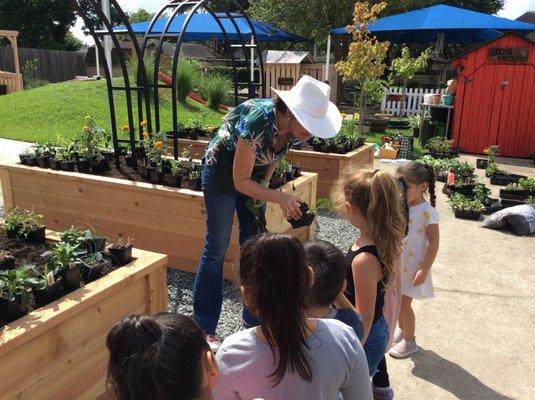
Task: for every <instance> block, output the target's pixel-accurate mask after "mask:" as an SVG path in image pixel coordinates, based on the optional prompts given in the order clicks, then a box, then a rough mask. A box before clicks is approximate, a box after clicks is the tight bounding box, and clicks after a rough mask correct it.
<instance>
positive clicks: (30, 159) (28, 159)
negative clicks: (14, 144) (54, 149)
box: [19, 146, 37, 167]
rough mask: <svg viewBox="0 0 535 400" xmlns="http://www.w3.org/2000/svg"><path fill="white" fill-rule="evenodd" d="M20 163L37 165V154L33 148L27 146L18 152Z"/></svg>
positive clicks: (30, 165) (31, 165)
mask: <svg viewBox="0 0 535 400" xmlns="http://www.w3.org/2000/svg"><path fill="white" fill-rule="evenodd" d="M19 159H20V163H21V164H24V165H28V166H29V167H34V166H36V165H37V156H36V155H35V148H34V147H33V146H31V147H28V148H27V149H26V150H25V151H24V152H23V153H21V154H19Z"/></svg>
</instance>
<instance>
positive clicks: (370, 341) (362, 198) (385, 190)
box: [332, 170, 405, 376]
mask: <svg viewBox="0 0 535 400" xmlns="http://www.w3.org/2000/svg"><path fill="white" fill-rule="evenodd" d="M332 198H333V201H334V204H335V206H336V207H337V209H338V210H339V211H340V212H342V213H343V214H344V215H345V217H346V218H347V220H348V221H349V222H350V223H351V224H352V225H354V226H355V227H356V228H358V229H359V231H360V236H359V237H358V238H357V239H356V240H355V243H354V244H353V245H352V246H351V248H350V250H349V251H348V253H347V256H346V259H347V264H348V269H347V275H346V279H347V282H348V284H347V290H346V293H345V294H346V296H347V298H348V299H349V300H350V301H351V302H352V303H353V304H355V307H356V309H357V312H358V313H359V314H360V315H361V317H362V320H363V323H364V336H363V338H362V340H361V342H362V343H363V345H364V351H365V353H366V358H367V361H368V369H369V375H370V376H373V375H374V374H375V372H376V370H377V365H378V364H379V361H380V360H381V359H382V358H383V356H384V354H385V351H386V346H387V344H388V327H387V324H386V321H385V318H384V316H383V305H384V296H385V287H387V286H388V285H389V284H390V283H391V282H392V281H393V279H394V274H395V272H394V268H395V263H396V260H397V258H398V257H399V255H400V254H401V248H402V244H403V237H404V234H405V218H404V216H403V214H402V211H401V203H400V192H399V189H398V187H397V184H396V181H395V180H394V178H393V177H392V176H390V174H388V173H387V172H384V171H379V170H375V171H372V170H358V171H348V172H346V173H345V174H344V175H343V176H342V177H340V178H339V179H338V180H337V182H336V184H335V186H334V188H333V192H332Z"/></svg>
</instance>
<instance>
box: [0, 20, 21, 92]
mask: <svg viewBox="0 0 535 400" xmlns="http://www.w3.org/2000/svg"><path fill="white" fill-rule="evenodd" d="M17 36H19V33H18V32H17V31H4V30H0V37H6V38H7V40H9V43H10V44H11V48H12V49H13V60H14V64H15V72H14V73H12V72H3V71H0V84H2V85H7V91H8V93H11V92H18V91H21V90H22V89H23V87H22V74H21V73H20V63H19V47H18V44H17Z"/></svg>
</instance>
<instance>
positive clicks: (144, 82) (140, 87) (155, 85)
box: [70, 0, 265, 169]
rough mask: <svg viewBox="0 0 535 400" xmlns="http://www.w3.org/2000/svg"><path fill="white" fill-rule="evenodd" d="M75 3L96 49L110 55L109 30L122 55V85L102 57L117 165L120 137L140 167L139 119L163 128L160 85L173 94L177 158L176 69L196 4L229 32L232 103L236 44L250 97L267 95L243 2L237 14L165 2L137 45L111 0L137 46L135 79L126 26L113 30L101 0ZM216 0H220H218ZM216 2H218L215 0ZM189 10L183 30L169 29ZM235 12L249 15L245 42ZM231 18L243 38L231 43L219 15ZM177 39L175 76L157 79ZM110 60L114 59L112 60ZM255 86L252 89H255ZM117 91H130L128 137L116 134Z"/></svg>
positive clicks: (186, 1) (113, 1)
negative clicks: (124, 45) (150, 50)
mask: <svg viewBox="0 0 535 400" xmlns="http://www.w3.org/2000/svg"><path fill="white" fill-rule="evenodd" d="M70 1H71V3H72V4H73V6H74V8H75V10H76V11H77V12H78V14H79V15H80V17H81V18H82V19H83V20H84V23H85V25H86V26H87V27H88V29H89V32H90V34H91V36H92V37H93V38H94V40H95V45H96V47H97V50H98V52H99V55H100V57H101V59H103V60H105V61H107V60H106V55H105V52H104V47H103V43H102V41H103V40H104V38H105V37H107V36H109V37H111V40H112V42H113V44H114V46H115V49H116V51H115V52H116V54H117V57H118V59H119V63H120V65H121V72H122V75H123V82H124V86H120V85H119V84H118V83H117V82H113V81H112V80H111V76H112V71H110V70H109V64H108V62H104V73H105V78H106V81H107V90H108V102H109V111H110V119H111V131H112V137H113V145H114V150H115V161H116V165H117V167H119V166H120V144H121V143H127V144H128V145H129V146H130V149H131V151H132V161H133V163H134V168H136V169H137V157H136V156H137V155H138V154H137V152H136V144H137V143H138V141H137V140H138V139H139V140H141V139H142V131H141V129H140V125H141V122H142V121H143V120H146V121H147V129H148V131H149V132H152V131H153V130H152V129H153V127H154V128H155V131H156V132H158V131H160V129H161V122H160V101H159V90H160V89H171V98H172V127H173V130H172V134H173V153H174V157H175V158H178V155H179V154H178V101H177V99H178V96H177V86H176V84H177V82H176V81H177V69H178V61H179V56H180V49H181V46H182V43H183V40H184V33H185V32H186V30H187V27H188V25H189V23H190V21H191V18H192V17H193V15H194V14H195V13H196V12H197V11H198V10H200V9H201V10H204V11H206V12H207V13H209V14H210V15H211V16H212V17H213V18H214V20H215V21H216V23H217V24H218V26H219V28H220V29H221V32H222V34H223V36H224V38H225V40H224V44H225V48H226V49H230V55H231V60H232V69H233V73H234V104H235V105H237V103H238V89H239V82H238V79H237V67H236V59H235V57H234V53H233V51H232V50H233V49H235V48H241V49H242V51H243V54H244V56H245V61H246V65H247V87H248V95H247V97H248V98H250V97H252V96H254V93H255V92H256V89H257V88H259V92H260V96H262V97H264V96H265V87H264V86H263V82H265V79H264V65H263V62H262V57H261V56H260V55H261V51H260V44H259V42H258V38H257V35H256V32H255V29H254V25H253V24H252V22H251V20H250V19H249V17H248V16H247V15H246V14H245V12H244V10H243V8H242V7H241V5H240V4H239V3H238V2H236V1H234V4H235V6H236V7H237V8H238V10H239V13H238V14H233V13H230V12H228V11H224V12H218V13H216V12H214V11H212V9H211V8H210V7H209V6H208V3H209V0H171V1H170V2H169V3H168V4H166V5H164V6H163V7H162V8H161V9H160V10H159V11H158V12H157V13H156V14H155V16H154V18H153V19H152V21H151V22H150V24H149V27H148V29H147V32H145V35H144V38H143V42H142V45H141V46H139V43H138V41H137V38H136V34H135V33H134V31H133V29H132V27H131V25H130V23H129V21H128V18H127V17H126V15H125V13H124V12H123V10H122V9H121V7H120V6H119V4H118V2H117V0H110V6H112V7H113V8H114V9H115V10H116V11H117V16H118V18H119V22H120V23H121V24H122V25H124V26H125V27H126V35H128V37H129V38H130V40H131V41H132V46H133V47H132V49H133V52H135V56H136V58H137V62H138V64H137V76H136V84H135V85H131V82H130V77H129V76H128V67H127V63H128V60H127V59H126V57H125V55H124V54H123V52H122V50H121V48H120V44H119V40H118V37H117V35H119V34H120V35H124V34H125V33H124V31H122V32H121V33H117V32H115V31H114V30H113V26H112V23H111V21H109V20H108V18H107V17H106V16H105V15H104V13H103V12H102V10H101V9H100V8H99V6H98V3H97V1H96V0H70ZM215 1H216V3H217V2H218V0H215ZM83 3H85V4H86V5H87V4H89V5H90V6H91V7H90V11H87V8H86V7H83ZM211 3H212V4H213V3H214V0H212V1H211ZM216 5H217V4H216ZM168 11H170V15H169V16H168V17H166V18H167V22H166V23H165V26H164V28H163V29H162V30H161V32H159V33H153V29H154V26H155V24H156V22H157V21H158V20H159V19H160V18H161V17H162V16H163V15H164V13H166V12H168ZM90 12H93V13H94V14H96V15H97V17H98V19H99V21H100V22H101V23H102V24H103V25H104V27H103V29H102V30H95V29H94V27H93V26H92V21H91V17H90V14H89V13H90ZM185 12H188V15H187V16H186V18H185V20H184V22H183V24H182V27H181V29H180V32H178V33H174V32H169V29H170V27H171V25H172V22H173V20H174V19H175V18H176V17H177V15H180V14H183V13H185ZM237 18H243V19H245V21H246V23H247V25H248V27H249V29H250V30H251V34H252V42H251V43H246V41H245V40H244V34H243V33H242V32H241V30H240V28H239V25H238V24H237V23H236V19H237ZM223 19H228V20H229V21H230V22H231V24H232V26H233V28H234V30H235V31H236V33H237V35H238V37H239V44H232V43H231V40H230V38H229V32H227V30H226V29H225V27H224V25H223V23H222V22H221V20H223ZM175 38H176V39H177V43H176V46H175V50H174V53H173V62H172V77H171V83H170V84H163V83H160V82H159V76H160V60H161V53H162V51H163V45H164V42H165V40H168V39H175ZM150 39H156V40H157V41H158V45H157V49H156V52H155V53H154V74H153V76H151V77H150V76H148V75H147V69H146V65H145V54H146V53H147V45H148V43H149V40H150ZM251 48H253V49H257V54H258V63H259V70H260V71H259V72H260V74H259V81H258V82H255V79H254V74H253V73H252V71H251V64H252V61H253V60H251V57H252V54H250V52H248V51H247V49H251ZM110 64H111V63H110ZM251 88H253V89H254V90H251ZM151 91H152V92H153V96H152V98H153V100H154V104H153V107H154V121H153V119H152V105H151V95H150V94H151ZM114 92H124V93H125V95H126V107H127V115H128V126H129V138H128V139H120V138H119V137H118V134H117V132H118V129H117V120H116V108H117V104H116V101H115V97H114ZM132 93H135V94H136V95H137V109H138V113H137V114H138V115H137V118H138V121H137V124H134V112H133V101H132ZM136 132H138V139H136Z"/></svg>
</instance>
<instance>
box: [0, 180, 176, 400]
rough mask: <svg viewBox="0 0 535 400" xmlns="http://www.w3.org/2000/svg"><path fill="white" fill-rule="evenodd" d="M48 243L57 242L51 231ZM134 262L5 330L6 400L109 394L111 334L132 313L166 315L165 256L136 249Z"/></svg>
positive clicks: (1, 344) (0, 356) (1, 386)
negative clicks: (107, 348) (108, 343)
mask: <svg viewBox="0 0 535 400" xmlns="http://www.w3.org/2000/svg"><path fill="white" fill-rule="evenodd" d="M4 175H5V174H4ZM4 190H5V187H4ZM47 237H48V238H49V239H51V240H54V239H58V236H57V234H55V233H53V232H50V233H49V234H48V235H47ZM133 257H134V258H135V260H134V261H133V262H132V263H130V264H128V265H126V266H124V267H121V268H119V269H117V270H115V271H113V272H110V273H109V274H108V275H106V276H104V277H102V278H100V279H98V280H96V281H94V282H91V283H88V284H87V285H85V286H84V287H82V288H80V289H78V290H76V291H74V292H72V293H70V294H68V295H66V296H63V297H62V298H60V299H58V300H56V301H54V302H53V303H50V304H48V305H46V306H45V307H42V308H39V309H37V310H35V311H32V312H31V313H29V314H27V315H26V316H24V317H22V318H20V319H18V320H16V321H14V322H12V323H10V324H8V325H5V326H4V327H3V328H1V329H0V376H2V379H1V380H0V393H1V395H0V397H1V398H2V399H31V400H40V399H43V400H45V399H46V400H48V399H88V400H89V399H91V400H93V399H96V398H98V397H99V396H102V395H104V394H105V392H106V389H105V381H106V371H107V363H108V351H107V350H106V344H105V340H106V335H107V334H108V332H109V330H110V329H111V327H112V326H113V325H114V324H115V323H116V322H117V321H119V320H120V319H121V318H123V317H124V316H125V315H127V314H131V313H146V314H156V313H159V312H164V311H167V274H166V263H167V257H166V256H165V255H163V254H157V253H151V252H147V251H142V250H137V249H134V250H133Z"/></svg>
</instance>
